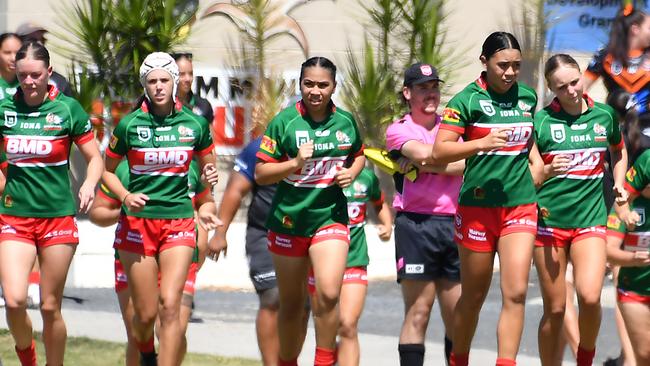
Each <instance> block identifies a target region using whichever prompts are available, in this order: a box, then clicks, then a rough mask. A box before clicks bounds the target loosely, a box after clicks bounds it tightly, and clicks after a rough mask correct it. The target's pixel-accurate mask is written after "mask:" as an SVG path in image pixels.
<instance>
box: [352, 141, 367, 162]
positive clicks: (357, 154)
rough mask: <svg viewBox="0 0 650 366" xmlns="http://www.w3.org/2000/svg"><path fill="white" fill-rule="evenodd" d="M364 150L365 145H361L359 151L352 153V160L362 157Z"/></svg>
mask: <svg viewBox="0 0 650 366" xmlns="http://www.w3.org/2000/svg"><path fill="white" fill-rule="evenodd" d="M365 148H366V145H365V144H361V148H359V151H357V152H355V153H354V155H353V156H354V158H355V159H356V158H358V157H359V156H361V155H363V150H365Z"/></svg>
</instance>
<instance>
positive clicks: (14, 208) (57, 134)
mask: <svg viewBox="0 0 650 366" xmlns="http://www.w3.org/2000/svg"><path fill="white" fill-rule="evenodd" d="M0 118H4V121H3V122H2V126H1V127H0V137H1V138H2V143H3V153H5V154H6V159H7V163H8V168H7V185H6V187H5V190H4V192H3V194H2V204H1V205H0V213H2V214H5V215H12V216H21V217H61V216H69V215H74V214H75V212H76V210H75V200H74V198H73V196H72V192H71V189H70V179H69V176H68V173H69V162H68V158H69V156H70V148H71V145H72V142H74V143H75V144H77V145H82V144H85V143H87V142H89V141H92V140H93V139H94V135H93V133H92V129H91V124H90V121H89V120H88V114H86V112H85V111H84V110H83V108H82V107H81V105H80V104H79V103H78V102H77V101H76V100H74V99H72V98H70V97H67V96H65V95H63V94H61V93H59V91H58V90H57V89H56V87H54V86H50V87H49V91H48V95H47V97H46V98H45V100H44V101H43V103H42V104H40V105H38V106H35V107H31V106H28V105H27V104H25V101H24V98H23V94H22V92H21V91H20V90H19V91H18V92H17V93H16V94H15V95H14V97H13V98H5V99H4V100H2V101H1V102H0Z"/></svg>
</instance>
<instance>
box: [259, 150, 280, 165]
mask: <svg viewBox="0 0 650 366" xmlns="http://www.w3.org/2000/svg"><path fill="white" fill-rule="evenodd" d="M255 156H256V157H257V158H258V159H260V160H262V161H263V162H265V163H279V162H280V160H278V159H276V158H273V157H270V156H268V155H266V154H264V153H262V152H259V151H258V152H257V153H256V154H255Z"/></svg>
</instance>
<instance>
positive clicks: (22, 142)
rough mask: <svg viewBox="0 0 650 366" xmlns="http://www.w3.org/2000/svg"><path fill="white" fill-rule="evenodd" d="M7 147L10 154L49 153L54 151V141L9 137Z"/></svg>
mask: <svg viewBox="0 0 650 366" xmlns="http://www.w3.org/2000/svg"><path fill="white" fill-rule="evenodd" d="M6 149H7V153H9V154H31V155H49V154H50V153H51V152H52V142H50V141H44V140H28V139H12V138H8V139H7V141H6Z"/></svg>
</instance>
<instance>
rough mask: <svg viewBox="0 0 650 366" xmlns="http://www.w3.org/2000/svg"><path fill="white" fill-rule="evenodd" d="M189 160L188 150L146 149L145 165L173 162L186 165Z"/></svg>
mask: <svg viewBox="0 0 650 366" xmlns="http://www.w3.org/2000/svg"><path fill="white" fill-rule="evenodd" d="M188 160H189V154H188V153H187V151H175V150H170V151H145V153H144V163H145V165H158V164H173V165H185V163H187V161H188Z"/></svg>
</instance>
